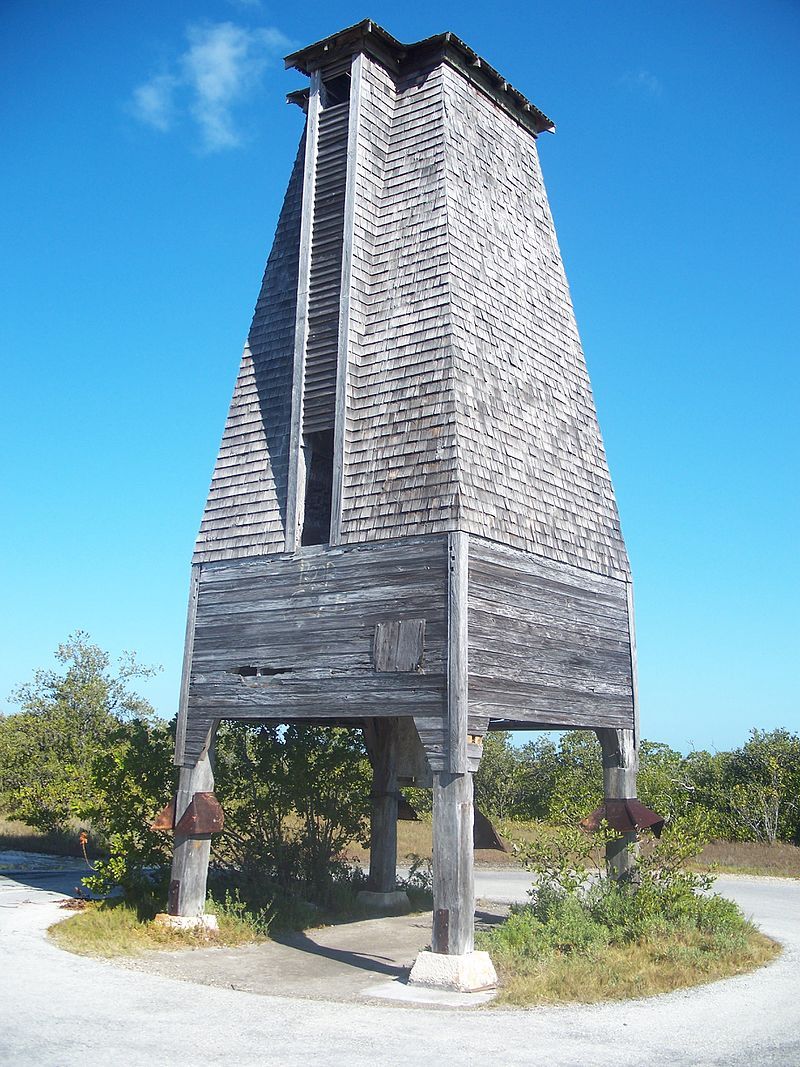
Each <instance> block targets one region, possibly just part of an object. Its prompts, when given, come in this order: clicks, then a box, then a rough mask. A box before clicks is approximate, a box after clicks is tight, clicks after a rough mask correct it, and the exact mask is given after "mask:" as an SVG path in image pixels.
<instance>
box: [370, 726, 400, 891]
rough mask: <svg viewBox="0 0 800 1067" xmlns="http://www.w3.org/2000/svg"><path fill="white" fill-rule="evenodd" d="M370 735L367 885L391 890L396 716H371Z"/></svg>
mask: <svg viewBox="0 0 800 1067" xmlns="http://www.w3.org/2000/svg"><path fill="white" fill-rule="evenodd" d="M370 736H371V742H372V743H371V745H370V760H371V762H372V819H371V823H370V836H369V881H368V883H367V889H369V890H370V891H371V892H373V893H393V892H394V890H395V889H396V888H397V802H398V797H399V793H398V786H397V757H398V745H397V719H374V720H373V721H372V729H371V730H370Z"/></svg>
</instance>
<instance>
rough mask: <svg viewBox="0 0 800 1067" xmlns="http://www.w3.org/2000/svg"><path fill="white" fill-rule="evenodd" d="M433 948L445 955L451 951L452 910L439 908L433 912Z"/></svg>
mask: <svg viewBox="0 0 800 1067" xmlns="http://www.w3.org/2000/svg"><path fill="white" fill-rule="evenodd" d="M431 948H432V949H433V951H434V952H442V953H444V954H445V955H447V954H448V952H449V951H450V910H449V909H448V908H437V909H436V911H435V912H434V913H433V937H432V938H431Z"/></svg>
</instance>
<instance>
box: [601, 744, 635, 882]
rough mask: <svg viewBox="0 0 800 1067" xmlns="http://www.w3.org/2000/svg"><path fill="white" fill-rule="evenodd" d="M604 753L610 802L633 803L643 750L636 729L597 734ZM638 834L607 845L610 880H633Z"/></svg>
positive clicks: (605, 779) (630, 834)
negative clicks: (638, 744) (638, 743)
mask: <svg viewBox="0 0 800 1067" xmlns="http://www.w3.org/2000/svg"><path fill="white" fill-rule="evenodd" d="M597 736H598V738H599V739H600V747H601V749H602V751H603V789H604V792H605V795H606V797H607V798H608V799H609V800H631V799H633V798H634V797H635V796H636V775H637V772H638V770H639V750H638V747H637V744H636V737H635V735H634V732H633V730H612V729H609V728H602V729H599V730H598V731H597ZM637 840H638V838H637V835H636V833H635V832H632V833H628V834H623V835H622V836H621V837H618V838H615V839H614V840H613V841H609V843H608V844H607V845H606V866H607V868H608V874H609V877H611V878H614V879H615V880H616V881H623V880H627V879H630V877H631V875H632V873H633V871H634V869H635V867H636V851H637Z"/></svg>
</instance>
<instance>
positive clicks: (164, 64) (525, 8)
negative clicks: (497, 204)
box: [0, 0, 800, 749]
mask: <svg viewBox="0 0 800 1067" xmlns="http://www.w3.org/2000/svg"><path fill="white" fill-rule="evenodd" d="M367 16H369V17H371V18H373V19H375V20H376V21H378V22H380V23H381V24H382V25H384V26H385V27H386V28H387V29H388V30H389V31H390V32H391V33H393V34H394V35H395V36H397V37H399V38H400V39H401V40H417V39H419V38H421V37H425V36H428V35H430V34H432V33H437V32H440V31H442V30H445V29H451V30H453V31H454V32H455V33H457V34H458V35H459V36H460V37H462V38H463V39H465V40H466V41H467V42H468V43H469V44H470V45H471V46H472V47H473V48H475V49H476V50H477V51H478V52H479V53H481V54H482V55H484V56H486V58H487V59H488V60H489V61H490V62H491V63H493V64H494V65H495V66H496V67H497V68H498V69H499V70H500V71H501V72H502V73H503V74H504V75H505V76H506V77H507V78H508V79H509V80H510V81H511V82H512V83H513V84H514V85H515V86H517V87H518V88H519V89H520V90H521V91H522V92H524V93H525V94H526V95H527V96H529V97H530V98H531V99H532V100H533V102H534V103H535V104H537V106H539V107H540V108H541V109H542V110H543V111H545V112H546V113H547V114H548V115H550V116H551V117H553V118H554V119H555V121H556V123H557V124H558V132H557V134H556V135H555V136H553V137H551V136H543V137H542V138H541V139H540V154H541V158H542V165H543V168H544V173H545V178H546V181H547V185H548V190H549V195H550V200H551V204H552V207H553V211H554V214H555V219H556V225H557V228H558V233H559V239H560V242H561V246H562V252H563V255H564V259H565V263H566V268H567V273H568V276H569V279H570V284H571V287H572V293H573V299H574V302H575V306H576V310H577V314H578V322H579V325H580V328H581V333H582V336H583V341H584V346H585V349H586V354H587V360H588V363H589V370H590V373H591V375H592V380H593V385H594V390H595V397H596V401H597V406H598V409H599V413H600V420H601V425H602V428H603V433H604V437H605V441H606V447H607V451H608V454H609V459H610V463H611V470H612V476H613V478H614V483H615V487H616V491H617V496H618V501H619V506H620V511H621V514H622V521H623V528H624V532H625V535H626V539H627V542H628V547H629V551H630V555H631V559H632V563H633V568H634V576H635V580H636V601H637V627H638V640H639V657H640V660H639V663H640V666H639V670H640V690H641V704H642V730H643V733H644V735H645V736H647V737H650V738H653V739H658V740H663V741H667V742H668V743H670V744H673V745H675V746H676V747H678V748H681V749H687V748H689V747H690V746H692V745H694V746H696V747H717V748H726V747H731V746H733V745H736V744H739V743H741V742H742V741H743V740H744V739H745V737H746V735H747V732H748V730H749V729H750V727H752V726H760V727H772V726H778V725H784V726H787V727H790V728H792V729H798V727H800V714H799V713H798V696H797V691H798V686H797V680H796V677H797V667H798V662H799V661H800V655H798V636H799V635H800V628H799V627H798V623H797V619H798V614H799V612H798V602H799V601H800V596H798V593H799V592H800V590H799V589H798V584H799V583H798V565H797V533H798V521H797V520H798V514H797V495H798V494H797V481H798V479H797V471H798V458H800V457H798V433H797V422H798V419H797V412H798V409H799V408H800V403H799V402H800V396H798V394H799V393H800V388H798V385H799V382H798V359H797V355H798V307H800V299H799V296H800V268H798V262H799V261H800V256H799V253H800V240H799V238H800V211H799V210H798V208H799V207H800V205H799V204H798V200H799V199H800V197H799V196H798V189H800V181H799V180H798V175H799V174H800V147H798V144H799V142H798V136H797V131H798V125H799V122H798V120H799V119H800V114H798V112H800V5H798V4H797V3H795V2H792V0H762V2H760V3H755V2H753V3H741V2H736V0H728V2H724V3H722V2H713V0H711V2H705V3H700V4H698V3H696V2H692V3H684V2H673V3H670V4H655V3H641V2H636V3H632V2H628V0H621V2H617V3H614V4H601V3H588V2H577V0H576V2H572V3H567V2H561V3H535V2H534V3H525V4H506V5H502V6H498V5H487V4H483V3H482V4H471V3H463V2H462V3H459V4H452V3H440V4H438V5H436V4H429V5H419V6H417V5H413V6H409V5H405V4H404V5H401V4H393V3H383V2H378V0H374V3H373V5H372V7H371V8H369V9H367V8H364V7H363V6H361V5H353V4H350V3H340V4H336V5H331V4H329V3H326V4H320V3H315V2H313V0H312V2H308V3H305V4H303V5H299V4H298V5H296V6H294V7H291V6H287V5H281V6H280V7H279V6H277V5H269V4H267V3H259V2H257V0H235V2H233V0H216V2H211V0H208V2H206V0H196V2H191V3H190V2H180V0H175V2H172V3H170V4H163V3H156V2H147V0H143V2H139V3H133V4H114V3H111V4H108V3H97V2H95V3H89V2H83V3H82V2H80V0H76V2H74V3H69V4H67V3H64V2H40V0H5V3H4V4H3V5H2V12H1V13H0V26H1V27H2V34H0V49H2V55H1V56H0V59H2V62H0V92H1V93H2V105H1V106H0V123H1V124H2V143H3V145H4V156H5V159H4V163H3V167H2V168H0V196H1V197H2V205H3V211H2V223H1V224H0V225H1V226H2V234H1V237H2V248H3V256H2V260H0V294H2V296H1V297H0V301H1V304H0V345H1V346H2V348H1V350H2V353H3V356H4V374H3V383H4V388H3V390H2V405H3V412H2V427H1V431H0V432H2V436H3V449H2V452H3V461H4V462H3V510H4V517H3V522H2V524H0V539H1V542H0V558H2V561H3V578H2V612H1V613H0V627H2V633H0V699H2V698H3V697H4V696H5V695H6V694H7V693H9V692H10V691H11V690H12V689H13V688H14V686H15V685H17V684H19V683H21V682H23V681H25V680H26V679H27V678H28V677H29V676H30V674H31V673H32V671H33V670H34V669H35V668H36V667H39V666H44V665H47V664H48V663H49V661H50V657H51V653H52V651H53V649H54V648H55V646H56V645H57V644H58V643H59V641H61V640H63V639H64V638H65V637H66V635H67V634H68V633H70V632H71V631H72V630H75V629H77V628H83V629H85V630H88V631H89V632H90V634H91V635H92V637H93V638H94V640H96V641H97V642H98V643H99V644H101V645H103V646H105V647H107V648H109V649H110V650H111V651H112V652H115V653H116V652H119V651H120V650H122V649H126V648H128V649H135V650H137V651H138V653H139V654H140V657H141V658H142V659H143V660H144V661H146V662H150V663H160V664H163V667H164V670H163V672H162V673H161V675H160V676H159V677H158V678H157V679H154V680H153V681H152V682H149V683H147V684H146V685H144V686H143V687H142V690H143V691H144V692H146V693H147V695H148V696H149V697H150V699H151V700H153V702H154V703H155V704H156V706H157V707H158V709H159V710H160V711H161V712H163V713H164V714H168V715H169V714H172V713H173V712H174V710H175V707H176V702H177V692H178V678H179V672H180V661H181V653H182V644H183V629H184V618H185V607H186V595H187V587H188V575H189V560H190V555H191V548H192V542H193V539H194V536H195V533H196V528H197V526H198V523H199V520H200V515H201V511H202V507H203V503H204V499H205V494H206V490H207V486H208V481H209V478H210V474H211V469H212V465H213V461H214V456H215V453H216V448H217V445H218V442H219V436H220V433H221V430H222V425H223V422H224V419H225V414H226V410H227V405H228V401H229V397H230V392H231V388H232V385H233V381H234V376H235V373H236V369H237V365H238V361H239V356H240V354H241V347H242V343H243V340H244V337H245V335H246V333H247V329H248V326H249V320H250V316H251V313H252V308H253V304H254V302H255V298H256V295H257V291H258V287H259V282H260V277H261V272H262V270H263V265H264V262H265V260H266V256H267V253H268V251H269V247H270V244H271V241H272V234H273V230H274V225H275V221H276V217H277V212H278V209H279V206H280V203H281V200H282V196H283V191H284V188H285V184H286V181H287V178H288V174H289V168H290V166H291V162H292V160H293V157H294V153H295V149H296V143H297V139H298V137H299V135H300V129H301V114H300V112H299V111H298V110H297V109H296V108H293V107H289V106H287V105H286V104H285V103H284V102H283V97H284V94H285V93H286V92H288V91H290V90H292V89H294V88H297V87H299V86H300V85H302V84H303V82H302V79H301V77H300V76H299V75H298V74H297V73H295V72H286V71H284V70H283V64H282V60H281V57H282V55H283V54H284V52H285V51H288V50H290V48H291V47H295V46H301V45H303V44H307V43H310V42H311V41H314V40H316V39H318V38H320V37H322V36H325V35H327V34H328V33H331V32H333V31H335V30H337V29H339V28H341V27H343V26H345V25H348V24H350V23H353V22H356V21H358V20H359V19H361V18H364V17H367ZM0 706H2V705H1V704H0Z"/></svg>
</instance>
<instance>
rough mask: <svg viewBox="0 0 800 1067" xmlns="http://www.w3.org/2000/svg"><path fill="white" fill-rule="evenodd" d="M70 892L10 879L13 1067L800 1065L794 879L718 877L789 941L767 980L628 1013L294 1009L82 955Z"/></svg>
mask: <svg viewBox="0 0 800 1067" xmlns="http://www.w3.org/2000/svg"><path fill="white" fill-rule="evenodd" d="M477 880H478V891H479V893H480V895H481V896H483V897H485V898H495V899H506V900H508V899H511V898H514V897H519V896H520V895H524V890H525V875H524V873H523V872H506V873H503V874H495V873H493V872H479V874H478V879H477ZM34 883H35V885H34ZM35 886H40V887H45V886H46V887H47V888H46V889H45V888H36V887H35ZM69 888H70V886H69V884H64V883H63V876H62V879H61V880H60V879H58V878H51V879H46V878H43V877H41V876H39V875H36V876H32V877H31V878H30V879H29V884H27V885H25V884H22V883H20V882H16V881H13V880H11V879H4V878H0V1063H2V1064H4V1065H5V1064H11V1065H16V1064H20V1065H22V1064H25V1065H54V1067H56V1065H57V1067H70V1065H73V1064H74V1065H76V1067H77V1065H80V1067H85V1065H86V1064H101V1065H105V1064H124V1065H126V1067H129V1065H130V1067H136V1065H139V1064H147V1065H148V1067H162V1065H163V1067H172V1065H175V1067H178V1065H180V1067H193V1065H195V1064H197V1065H198V1067H199V1065H203V1067H206V1065H212V1064H235V1065H237V1067H238V1065H242V1067H244V1065H250V1064H309V1065H310V1064H331V1065H347V1067H351V1065H353V1067H356V1065H361V1064H369V1065H370V1067H372V1065H376V1064H377V1065H384V1064H387V1065H388V1064H398V1065H403V1067H406V1065H408V1067H414V1065H417V1064H426V1065H430V1064H442V1065H447V1064H450V1063H458V1064H459V1065H463V1067H467V1065H477V1064H482V1065H484V1064H498V1065H503V1067H505V1065H515V1064H542V1065H544V1064H547V1065H548V1067H566V1065H570V1067H573V1065H576V1067H577V1065H580V1067H605V1065H609V1067H611V1065H613V1067H633V1065H636V1067H650V1065H656V1067H677V1065H682V1067H701V1065H702V1067H712V1065H713V1067H716V1065H720V1067H722V1065H724V1067H744V1065H747V1067H762V1065H764V1067H800V995H799V994H800V882H798V881H794V880H791V881H790V880H781V879H757V878H735V879H734V878H729V877H725V878H720V879H719V882H718V888H719V890H720V891H721V892H724V893H725V894H726V895H728V896H731V897H732V898H734V899H736V900H737V901H738V902H739V903H740V904H741V905H742V906H743V908H744V909H745V911H746V912H747V913H748V914H751V915H752V916H753V917H754V918H755V920H756V921H757V922H758V923H759V925H760V926H761V928H762V929H763V930H764V931H765V932H766V933H768V934H771V935H772V936H774V937H776V938H777V939H778V940H780V941H781V942H782V943H783V945H784V952H783V954H782V956H781V957H780V958H779V959H778V960H777V961H776V962H775V963H773V964H771V965H769V966H768V967H766V968H763V969H761V970H760V971H758V972H756V973H754V974H751V975H745V976H742V977H739V978H732V979H728V980H727V981H724V982H719V983H715V984H713V985H710V986H703V987H699V988H695V989H692V990H687V991H685V992H682V993H671V994H668V995H667V996H662V997H656V998H652V999H648V1000H641V1001H628V1002H626V1003H623V1004H607V1005H602V1006H597V1007H577V1006H571V1007H563V1008H537V1009H532V1010H528V1011H500V1010H497V1009H479V1010H476V1011H469V1012H464V1011H453V1010H442V1009H439V1010H437V1011H429V1010H426V1009H424V1008H413V1007H408V1006H394V1005H392V1006H386V1005H384V1004H381V1003H379V1002H375V1001H368V1002H366V1003H363V1004H362V1003H353V1004H342V1003H335V1004H334V1003H330V1002H327V1001H309V1000H304V1001H293V1000H290V999H286V998H281V997H267V996H258V995H254V994H250V993H244V992H237V991H233V990H225V989H219V988H214V987H210V986H201V985H195V984H191V983H187V982H178V981H175V980H173V979H168V978H163V977H160V976H158V975H153V974H147V973H143V972H141V971H131V970H126V969H123V968H120V967H117V966H115V965H114V964H111V963H104V962H100V961H98V960H91V959H83V958H81V957H78V956H73V955H70V954H68V953H66V952H62V951H61V950H59V949H57V948H55V947H54V946H53V945H51V944H49V943H48V942H47V940H46V938H45V934H44V931H45V930H46V928H47V926H48V925H49V924H50V923H51V922H52V921H54V919H55V918H56V917H58V916H59V915H63V914H64V912H60V913H59V911H58V909H57V906H56V903H55V901H57V900H58V899H60V895H59V894H57V893H56V892H54V890H58V889H60V890H68V889H69Z"/></svg>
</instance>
